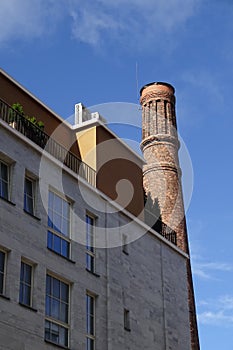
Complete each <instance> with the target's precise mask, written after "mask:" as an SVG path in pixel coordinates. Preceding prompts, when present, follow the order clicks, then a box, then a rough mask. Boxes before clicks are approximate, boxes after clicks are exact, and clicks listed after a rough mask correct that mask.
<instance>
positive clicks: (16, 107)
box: [9, 102, 44, 130]
mask: <svg viewBox="0 0 233 350" xmlns="http://www.w3.org/2000/svg"><path fill="white" fill-rule="evenodd" d="M18 114H20V115H22V116H24V118H25V119H27V120H29V121H30V122H31V123H32V124H34V125H36V126H37V127H38V128H39V129H41V130H44V123H43V122H42V121H37V119H36V118H35V117H31V116H28V115H25V113H24V110H23V106H22V105H21V104H20V103H18V102H17V103H13V105H12V106H11V110H10V116H9V122H10V124H11V125H12V126H13V127H15V123H17V121H18V117H17V115H18ZM22 120H23V119H22Z"/></svg>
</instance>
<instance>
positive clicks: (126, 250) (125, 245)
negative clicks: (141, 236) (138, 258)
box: [122, 234, 129, 255]
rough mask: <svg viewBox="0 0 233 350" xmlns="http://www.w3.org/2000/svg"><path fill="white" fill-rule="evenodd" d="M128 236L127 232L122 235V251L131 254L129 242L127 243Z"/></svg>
mask: <svg viewBox="0 0 233 350" xmlns="http://www.w3.org/2000/svg"><path fill="white" fill-rule="evenodd" d="M127 243H128V242H127V236H126V235H125V234H123V235H122V252H123V253H125V254H126V255H128V254H129V252H128V244H127Z"/></svg>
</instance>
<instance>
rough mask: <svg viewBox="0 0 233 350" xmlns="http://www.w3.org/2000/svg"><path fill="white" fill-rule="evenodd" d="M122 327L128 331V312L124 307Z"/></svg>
mask: <svg viewBox="0 0 233 350" xmlns="http://www.w3.org/2000/svg"><path fill="white" fill-rule="evenodd" d="M124 328H125V330H126V331H130V312H129V310H127V309H124Z"/></svg>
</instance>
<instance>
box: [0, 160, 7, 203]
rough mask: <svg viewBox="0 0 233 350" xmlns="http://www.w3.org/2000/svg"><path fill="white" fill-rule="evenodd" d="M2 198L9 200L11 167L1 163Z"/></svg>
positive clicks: (0, 182) (0, 194)
mask: <svg viewBox="0 0 233 350" xmlns="http://www.w3.org/2000/svg"><path fill="white" fill-rule="evenodd" d="M0 197H2V198H4V199H9V166H8V165H7V164H5V163H3V162H1V161H0Z"/></svg>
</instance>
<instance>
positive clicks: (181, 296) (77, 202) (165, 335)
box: [0, 121, 190, 350]
mask: <svg viewBox="0 0 233 350" xmlns="http://www.w3.org/2000/svg"><path fill="white" fill-rule="evenodd" d="M1 159H2V160H6V161H7V162H8V164H10V170H11V174H10V192H11V193H10V198H9V199H10V202H7V201H5V200H3V199H1V198H0V247H1V248H2V249H3V250H4V251H5V252H6V256H7V258H6V278H5V291H4V295H2V296H0V349H1V350H16V349H17V350H31V349H33V350H37V349H38V350H44V349H46V350H49V349H51V350H52V349H55V348H56V347H57V346H56V345H54V344H51V343H49V342H45V340H44V327H45V291H46V273H48V272H49V273H50V274H51V275H53V276H55V277H57V278H58V279H61V280H63V281H65V282H66V283H68V284H69V286H70V297H69V348H70V349H71V350H85V349H86V304H85V297H86V292H87V291H88V292H90V293H92V294H93V295H94V296H95V300H96V305H95V323H96V333H95V350H122V349H125V350H142V349H144V350H147V349H148V350H149V349H150V350H152V349H153V350H177V349H179V350H188V349H190V329H189V311H188V290H187V278H186V261H187V259H188V257H187V255H186V254H185V253H183V252H182V251H181V250H179V249H178V248H177V247H175V246H173V245H172V244H171V243H170V242H168V241H166V240H165V239H164V238H163V237H161V236H160V235H159V234H157V233H156V232H154V231H152V230H151V232H149V231H147V229H146V226H145V224H143V223H142V222H140V221H139V220H136V219H135V220H133V219H132V215H130V214H127V213H126V212H124V213H123V212H121V211H120V210H119V208H117V207H116V208H115V210H114V213H109V210H108V209H109V208H110V207H111V208H114V207H113V204H111V203H110V202H109V201H108V198H107V197H106V196H104V195H103V194H101V193H100V192H98V191H97V190H96V189H94V188H91V186H89V185H88V184H86V183H85V182H84V181H83V180H81V179H79V178H78V176H77V175H76V174H75V173H72V171H70V170H69V169H68V168H64V169H63V177H62V181H63V183H62V184H63V189H64V192H65V195H66V196H67V198H69V199H70V202H71V203H72V210H73V215H72V216H71V256H70V259H65V258H64V257H62V256H59V255H58V254H55V253H54V252H52V251H50V250H49V249H48V248H47V228H48V227H47V222H48V218H47V208H46V207H45V206H44V203H43V201H44V199H43V198H46V196H47V194H48V190H49V188H53V189H54V190H56V191H58V192H60V186H61V183H60V182H59V178H58V177H57V174H58V172H59V171H60V170H61V164H59V162H58V161H56V160H54V159H53V158H52V157H47V158H46V162H47V163H46V164H47V166H46V169H47V172H46V176H45V177H43V178H42V177H41V175H44V174H41V168H40V166H41V150H40V148H39V147H38V146H36V145H34V144H33V143H32V142H30V141H29V140H28V139H26V138H25V137H24V136H22V135H20V134H19V133H18V132H17V131H15V130H14V129H12V128H11V127H10V126H8V125H6V124H5V123H4V122H2V121H0V160H1ZM25 171H26V172H30V173H31V174H33V175H34V177H35V179H38V181H37V191H36V211H35V215H36V217H33V216H30V215H28V214H27V213H25V212H24V210H23V197H24V177H25ZM42 199H43V200H42ZM87 211H88V213H89V212H90V213H92V214H93V215H94V216H95V218H96V234H97V238H98V239H99V240H100V241H101V237H102V235H103V234H105V237H104V242H105V243H106V245H108V243H107V242H108V241H111V242H113V241H114V238H113V237H112V236H111V235H116V243H115V244H112V243H111V244H110V245H111V246H112V247H111V248H108V249H107V248H101V247H100V246H101V244H102V245H103V237H102V241H101V242H102V243H101V244H99V248H96V252H95V254H96V256H95V261H96V271H95V272H96V273H95V274H93V273H90V272H89V271H87V270H86V261H85V259H86V247H85V245H84V244H82V243H84V241H85V230H86V227H85V215H86V212H87ZM106 211H107V212H106ZM129 223H130V225H127V224H129ZM98 232H99V235H98ZM122 234H125V235H126V236H127V237H130V238H129V240H130V241H132V242H131V243H129V244H128V246H127V254H126V253H125V252H123V251H122V246H119V242H120V237H121V235H122ZM117 237H118V238H117ZM135 238H137V239H135ZM114 245H115V247H114ZM22 258H24V259H26V260H27V261H29V262H30V263H31V264H33V271H34V273H33V288H32V307H31V308H27V307H23V306H22V305H20V304H19V287H20V263H21V259H22ZM124 309H126V310H128V311H129V321H130V329H128V330H126V329H125V328H124Z"/></svg>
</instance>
